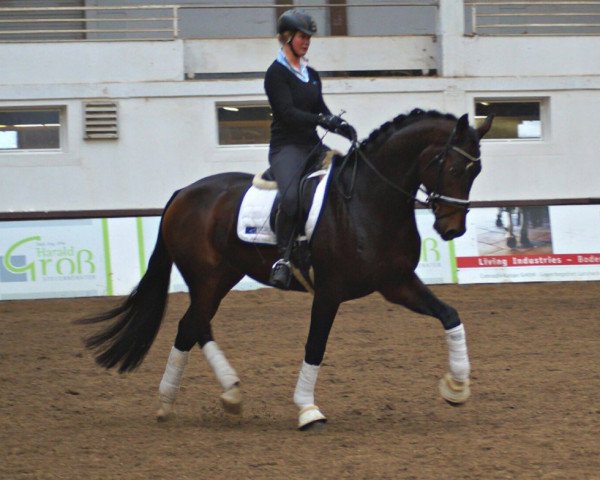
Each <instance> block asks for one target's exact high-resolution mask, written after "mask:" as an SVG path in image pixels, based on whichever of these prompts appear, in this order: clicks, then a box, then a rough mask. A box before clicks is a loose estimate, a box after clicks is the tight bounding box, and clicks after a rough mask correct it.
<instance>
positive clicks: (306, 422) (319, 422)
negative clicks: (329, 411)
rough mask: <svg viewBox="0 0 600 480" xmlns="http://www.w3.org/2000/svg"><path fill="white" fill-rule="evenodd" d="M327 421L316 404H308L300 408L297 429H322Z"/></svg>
mask: <svg viewBox="0 0 600 480" xmlns="http://www.w3.org/2000/svg"><path fill="white" fill-rule="evenodd" d="M325 422H327V418H325V415H323V414H322V413H321V411H320V410H319V407H317V406H316V405H308V406H307V407H304V408H303V409H302V410H300V415H299V416H298V429H300V430H302V431H307V430H322V429H323V428H324V426H325Z"/></svg>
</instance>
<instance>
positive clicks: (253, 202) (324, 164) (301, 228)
mask: <svg viewBox="0 0 600 480" xmlns="http://www.w3.org/2000/svg"><path fill="white" fill-rule="evenodd" d="M337 155H340V153H339V152H336V151H332V150H330V151H328V152H326V153H325V155H323V157H322V158H321V160H320V161H319V162H316V164H315V165H314V166H313V168H311V169H310V170H309V171H307V172H306V173H305V175H304V176H303V177H302V179H301V181H300V189H299V190H300V198H301V201H300V204H301V205H300V215H299V216H300V218H299V225H298V228H297V232H298V234H297V238H296V239H295V242H294V248H293V250H292V258H291V261H292V264H293V267H294V268H293V269H292V270H293V272H294V276H295V277H296V279H297V280H298V281H299V282H300V283H301V284H302V285H303V286H304V288H306V290H307V291H309V292H310V291H312V275H311V273H310V272H311V260H310V249H309V244H310V239H311V238H312V234H313V233H314V230H315V228H316V226H317V223H318V220H319V217H320V213H321V209H322V206H323V203H324V199H325V195H326V190H327V187H328V185H329V177H330V175H329V172H330V167H331V164H332V161H333V158H334V157H335V156H337ZM279 203H280V195H279V192H278V190H277V183H276V182H275V178H274V176H273V174H272V172H271V169H270V168H269V169H267V170H265V171H264V172H262V173H259V174H257V175H255V177H254V179H253V180H252V186H251V187H250V188H249V189H248V191H247V192H246V193H245V194H244V197H243V198H242V204H241V206H240V212H239V215H238V223H237V233H238V237H239V238H240V240H242V241H244V242H248V243H255V244H262V245H276V244H277V238H276V235H275V218H276V215H277V211H278V208H279ZM300 272H302V273H300Z"/></svg>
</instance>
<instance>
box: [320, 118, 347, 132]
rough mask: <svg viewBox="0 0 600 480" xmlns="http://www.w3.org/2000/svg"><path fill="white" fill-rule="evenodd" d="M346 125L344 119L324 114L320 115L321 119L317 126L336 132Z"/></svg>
mask: <svg viewBox="0 0 600 480" xmlns="http://www.w3.org/2000/svg"><path fill="white" fill-rule="evenodd" d="M343 123H344V120H343V119H342V117H338V116H337V115H332V114H329V115H325V114H323V113H319V119H318V120H317V124H318V125H319V126H321V127H323V128H325V129H327V130H329V131H331V132H335V131H336V129H337V128H339V127H340V125H342V124H343Z"/></svg>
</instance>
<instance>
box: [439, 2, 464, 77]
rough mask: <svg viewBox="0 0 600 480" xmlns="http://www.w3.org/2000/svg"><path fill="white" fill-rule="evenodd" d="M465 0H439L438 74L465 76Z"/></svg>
mask: <svg viewBox="0 0 600 480" xmlns="http://www.w3.org/2000/svg"><path fill="white" fill-rule="evenodd" d="M464 8H465V6H464V1H463V0H439V12H438V20H437V40H438V45H439V46H438V48H439V51H438V75H440V76H443V77H462V76H464V70H465V68H464V60H463V55H464V31H465V17H464V15H465V14H464Z"/></svg>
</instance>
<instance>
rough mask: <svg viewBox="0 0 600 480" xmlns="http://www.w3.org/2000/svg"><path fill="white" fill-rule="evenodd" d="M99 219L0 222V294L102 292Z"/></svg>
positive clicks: (106, 267) (32, 295) (101, 224)
mask: <svg viewBox="0 0 600 480" xmlns="http://www.w3.org/2000/svg"><path fill="white" fill-rule="evenodd" d="M104 227H105V221H103V220H52V221H35V222H34V221H31V222H0V300H6V299H24V298H50V297H81V296H95V295H106V294H107V293H108V289H107V282H108V275H107V272H108V271H109V270H110V266H109V265H107V264H108V262H107V259H108V257H107V255H106V252H107V248H108V245H107V244H106V242H105V235H104V233H105V228H104Z"/></svg>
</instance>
